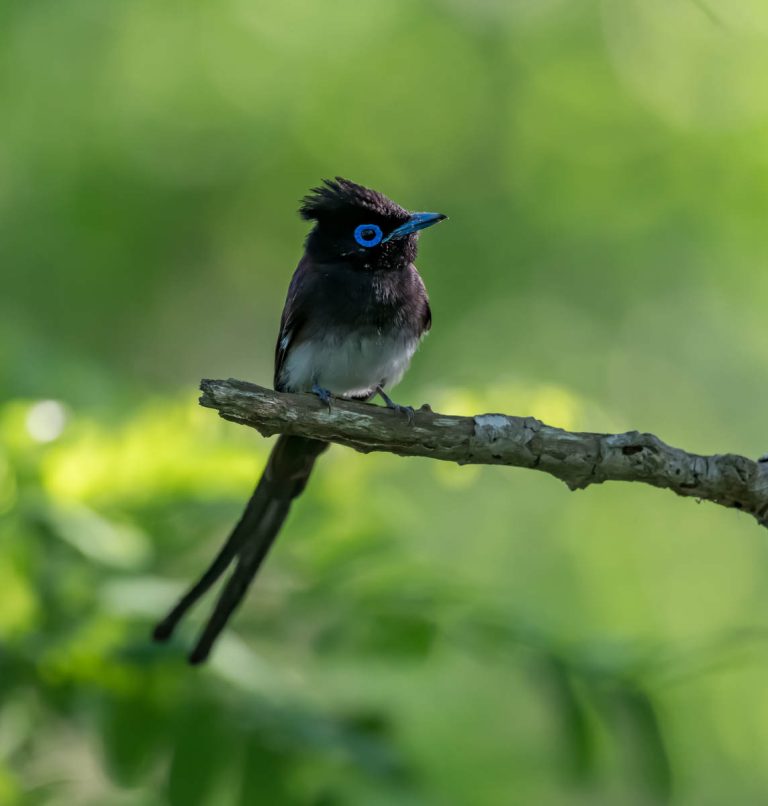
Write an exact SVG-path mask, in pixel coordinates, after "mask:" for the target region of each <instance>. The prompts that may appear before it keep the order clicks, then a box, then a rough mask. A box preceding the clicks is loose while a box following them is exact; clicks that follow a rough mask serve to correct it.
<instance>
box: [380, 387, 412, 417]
mask: <svg viewBox="0 0 768 806" xmlns="http://www.w3.org/2000/svg"><path fill="white" fill-rule="evenodd" d="M376 391H377V392H378V394H379V397H380V398H381V399H382V400H383V401H384V403H385V404H386V406H387V408H388V409H392V411H396V412H398V413H401V412H402V413H403V414H405V416H406V417H407V418H408V425H413V418H414V416H415V415H414V411H413V406H401V405H400V404H399V403H395V402H394V401H393V400H392V398H391V397H390V396H389V395H388V394H387V393H386V392H385V391H384V390H383V389H382V388H381V386H377V387H376Z"/></svg>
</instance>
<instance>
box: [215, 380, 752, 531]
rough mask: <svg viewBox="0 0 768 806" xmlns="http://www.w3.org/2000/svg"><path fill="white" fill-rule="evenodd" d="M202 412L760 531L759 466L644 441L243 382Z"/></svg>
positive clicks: (219, 388)
mask: <svg viewBox="0 0 768 806" xmlns="http://www.w3.org/2000/svg"><path fill="white" fill-rule="evenodd" d="M201 389H202V391H203V395H202V397H201V398H200V403H201V404H202V405H203V406H207V407H209V408H213V409H217V410H218V412H219V414H220V415H221V416H222V417H223V418H224V419H226V420H232V421H233V422H237V423H243V424H244V425H249V426H251V427H253V428H255V429H257V430H258V431H260V432H261V433H262V434H264V435H265V436H271V435H272V434H278V433H279V434H295V435H299V436H303V437H312V438H315V439H320V440H325V441H327V442H336V443H338V444H340V445H347V446H348V447H350V448H354V449H355V450H357V451H361V452H362V453H368V452H370V451H387V452H389V453H394V454H397V455H398V456H425V457H428V458H430V459H442V460H443V461H448V462H457V463H459V464H462V465H463V464H489V465H510V466H512V467H526V468H531V469H535V470H542V471H544V472H545V473H549V474H551V475H553V476H555V477H557V478H559V479H561V480H562V481H564V482H565V483H566V484H567V485H568V487H570V489H572V490H578V489H582V488H585V487H588V486H589V485H590V484H600V483H602V482H604V481H635V482H643V483H645V484H651V485H653V486H654V487H664V488H667V489H669V490H672V491H673V492H676V493H677V494H678V495H682V496H688V497H691V498H698V499H701V500H706V501H712V502H713V503H715V504H720V505H721V506H725V507H733V508H735V509H739V510H742V511H743V512H747V513H749V514H750V515H752V516H753V517H754V518H756V519H757V521H758V523H760V524H761V525H763V526H768V462H763V461H761V462H755V461H753V460H751V459H747V458H746V457H745V456H738V455H736V454H723V455H719V454H718V455H714V456H698V455H696V454H692V453H688V452H686V451H683V450H681V449H680V448H673V447H671V446H670V445H667V444H665V443H664V442H662V441H661V440H660V439H659V438H658V437H656V436H654V435H653V434H641V433H639V432H638V431H629V432H627V433H625V434H591V433H584V432H571V431H564V430H562V429H561V428H553V427H552V426H549V425H545V424H544V423H542V422H541V421H539V420H536V419H535V418H533V417H513V416H510V415H507V414H481V415H477V416H475V417H453V416H450V415H445V414H437V413H435V412H432V411H431V410H429V409H428V408H422V409H420V410H419V411H417V412H416V416H415V417H414V420H413V423H412V424H409V423H408V420H407V418H406V417H405V416H403V415H402V414H399V413H396V412H393V411H391V410H389V409H386V408H383V407H381V406H374V405H371V404H368V403H356V402H353V401H348V400H334V403H333V408H332V411H331V412H330V413H329V411H328V408H327V407H326V405H325V404H324V403H321V402H320V401H319V400H317V399H316V398H315V397H314V396H313V395H297V394H283V393H279V392H274V391H272V390H271V389H265V388H263V387H261V386H256V385H254V384H251V383H245V382H244V381H237V380H233V379H230V380H228V381H213V380H204V381H202V383H201Z"/></svg>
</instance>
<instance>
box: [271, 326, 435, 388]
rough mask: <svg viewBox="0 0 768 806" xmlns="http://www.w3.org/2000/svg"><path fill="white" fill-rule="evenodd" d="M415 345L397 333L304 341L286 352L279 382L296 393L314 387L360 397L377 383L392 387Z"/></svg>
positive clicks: (404, 368)
mask: <svg viewBox="0 0 768 806" xmlns="http://www.w3.org/2000/svg"><path fill="white" fill-rule="evenodd" d="M418 346H419V339H418V338H414V337H413V336H404V335H401V334H397V333H396V334H392V335H383V336H375V335H374V336H365V337H361V338H348V339H344V340H341V339H339V338H337V337H334V336H328V337H325V338H323V339H320V340H315V341H307V342H304V343H303V344H299V345H298V346H296V347H295V348H293V349H292V350H290V351H289V353H288V355H287V357H286V359H285V364H284V366H283V371H282V376H281V380H282V382H283V384H284V386H285V387H286V388H287V389H290V390H292V391H296V392H308V391H310V390H311V389H312V387H313V386H314V385H317V386H320V387H321V388H323V389H327V390H328V391H329V392H332V393H333V394H335V395H339V396H342V395H348V396H353V395H354V396H362V395H365V394H369V393H372V392H373V391H374V390H375V389H376V387H377V386H378V385H379V384H381V385H382V386H386V387H387V388H391V387H392V386H394V385H395V384H396V383H397V382H398V381H399V380H400V378H402V377H403V373H404V372H405V370H406V369H408V364H410V362H411V358H412V357H413V354H414V353H415V352H416V348H417V347H418Z"/></svg>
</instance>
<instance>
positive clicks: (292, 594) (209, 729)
mask: <svg viewBox="0 0 768 806" xmlns="http://www.w3.org/2000/svg"><path fill="white" fill-rule="evenodd" d="M767 73H768V7H766V5H765V3H764V2H762V0H740V2H739V3H734V2H732V1H731V0H675V1H674V2H673V1H672V0H578V2H577V0H509V1H508V2H502V0H476V1H475V2H471V3H470V2H468V1H462V0H381V1H379V0H369V2H364V3H363V2H359V0H357V1H353V0H328V2H322V3H315V2H311V1H310V0H282V1H281V2H280V3H277V2H274V3H266V2H258V0H217V1H216V2H214V1H213V0H199V1H198V2H194V3H190V2H180V0H176V2H174V1H173V0H169V2H157V0H132V2H126V1H125V0H123V1H122V2H120V0H115V1H114V2H104V1H103V0H56V1H55V2H54V1H53V0H28V1H27V2H19V1H17V0H9V1H7V2H5V3H3V4H2V5H0V119H1V120H2V123H1V124H0V272H1V273H2V274H1V279H2V282H1V284H0V288H1V289H2V293H1V294H0V642H1V645H0V653H1V654H0V803H2V804H41V806H42V805H43V804H45V805H46V806H49V805H50V804H54V805H56V806H59V805H61V806H69V804H85V805H86V806H89V805H90V804H93V805H94V806H97V805H98V806H102V805H106V806H111V805H112V804H115V805H116V806H129V805H130V806H134V804H136V805H138V804H141V806H144V804H146V805H147V806H161V805H163V806H164V805H165V804H171V805H172V806H176V805H177V804H178V805H179V806H182V805H183V806H197V805H198V804H199V805H200V806H210V805H211V804H240V803H242V804H256V803H258V804H316V805H317V806H320V805H321V804H322V806H330V805H331V804H334V805H335V804H366V805H367V804H372V805H375V804H404V806H409V805H412V806H417V805H418V806H423V805H426V804H429V805H432V804H440V805H441V806H442V804H462V805H463V804H472V806H474V805H475V804H477V805H478V806H486V805H487V806H496V805H497V804H504V805H506V804H616V803H622V804H624V803H626V804H655V803H666V802H670V801H671V802H674V803H677V804H691V805H693V804H695V805H696V806H706V805H707V804H712V805H713V806H715V805H719V804H722V803H726V802H728V803H739V804H753V803H754V804H760V803H765V800H766V791H767V789H768V688H767V687H766V684H765V681H766V679H767V675H768V643H767V641H766V639H767V638H768V563H767V562H766V561H767V560H768V544H767V542H766V535H765V533H764V532H763V531H761V530H760V529H758V528H757V527H756V526H755V525H754V523H753V522H752V521H751V520H749V519H747V518H745V517H740V516H739V515H738V513H735V512H731V511H725V510H722V511H721V510H720V509H718V508H715V507H712V506H709V505H702V506H699V507H697V506H696V505H695V504H694V503H693V502H692V501H683V500H678V499H676V498H675V497H674V496H672V495H670V494H666V493H663V492H660V491H655V490H651V489H649V488H644V487H640V486H637V487H636V486H631V485H627V486H623V487H622V486H610V485H609V486H606V487H604V488H597V489H591V490H589V491H588V492H586V493H576V494H572V493H569V492H567V490H566V489H565V488H564V487H563V486H562V485H561V484H559V483H558V482H556V481H555V480H553V479H551V478H548V477H545V476H539V475H538V474H534V473H530V472H519V471H513V470H505V469H498V468H483V469H478V468H458V467H453V466H448V465H446V466H443V465H438V464H437V463H434V462H429V461H420V460H409V461H405V460H401V459H396V458H394V457H391V456H373V455H372V456H367V457H363V456H358V455H354V454H352V453H350V452H348V451H344V450H342V449H337V448H334V449H333V450H331V451H330V452H329V454H328V455H326V456H325V457H323V461H322V462H321V464H320V466H319V469H318V471H317V473H316V476H315V477H314V478H313V480H312V483H311V485H310V489H309V491H308V493H307V494H306V496H305V498H304V499H302V501H301V504H300V506H297V507H296V509H295V511H294V512H293V513H292V515H291V518H290V520H289V522H288V524H287V528H286V529H285V532H284V534H283V535H282V537H281V540H280V541H279V543H278V545H277V547H276V549H275V551H274V552H273V554H272V555H271V557H270V560H269V562H268V564H267V566H266V568H265V570H264V572H263V574H262V575H261V577H260V578H259V580H258V583H257V585H255V587H254V589H253V590H252V592H251V595H250V597H249V599H248V602H247V604H246V605H245V606H244V607H243V608H242V610H241V611H240V612H239V614H238V616H237V619H236V621H235V622H234V624H233V626H232V627H231V628H230V629H229V630H228V632H227V634H226V636H225V637H224V639H223V640H222V641H221V644H220V645H219V647H218V649H217V651H216V653H215V655H214V657H213V659H212V661H211V663H210V664H209V665H208V666H207V667H205V668H203V669H201V670H192V669H190V668H188V667H186V666H185V665H184V663H183V650H184V647H185V646H189V643H190V641H191V639H192V637H193V635H194V633H195V629H196V627H197V626H198V625H199V620H200V619H201V618H202V617H203V616H204V610H205V608H201V610H200V611H199V612H198V613H196V619H197V620H195V619H192V623H190V624H188V625H186V627H185V629H184V630H182V631H181V635H180V638H179V643H177V644H175V645H172V646H170V647H165V648H158V647H155V646H152V645H151V644H150V643H149V641H148V634H149V629H150V626H151V624H152V622H153V621H154V620H156V619H157V617H158V616H159V615H160V614H162V613H163V612H164V610H165V609H166V608H167V607H168V606H169V604H170V603H171V602H172V601H173V600H174V599H175V597H176V596H177V595H178V593H179V592H180V591H181V590H182V589H183V587H184V585H185V584H186V583H187V582H188V581H190V580H191V579H192V578H193V577H194V576H195V575H196V574H197V573H198V572H199V571H200V570H201V569H202V567H203V565H204V564H205V563H206V561H207V558H208V557H209V556H210V555H211V554H212V552H213V551H214V550H215V548H216V546H217V544H218V543H219V542H220V541H221V540H222V538H223V536H224V535H225V533H226V531H227V529H228V527H229V526H230V525H231V523H232V522H233V520H234V519H235V518H236V517H237V515H238V511H239V509H240V507H241V505H242V503H243V502H244V500H245V499H246V497H247V495H248V493H249V491H250V489H251V488H252V485H253V484H254V481H255V479H256V478H257V476H258V475H259V472H260V470H261V467H262V465H263V462H264V460H265V457H266V454H267V451H268V448H269V445H268V443H266V442H265V441H263V440H262V439H260V438H259V436H258V435H257V434H255V433H250V432H247V431H246V429H244V428H239V427H237V426H234V425H231V424H226V423H223V422H220V421H218V420H217V418H216V417H215V416H214V414H212V413H211V412H206V411H202V410H200V409H198V408H197V406H196V402H195V397H196V392H195V389H196V385H197V382H198V379H199V378H200V377H202V376H207V377H227V376H236V377H241V378H246V379H252V380H254V381H257V382H260V383H268V382H269V380H270V378H271V360H272V349H273V343H274V337H275V333H276V329H277V324H278V320H279V313H280V309H281V306H282V302H283V298H284V294H285V289H286V286H287V283H288V279H289V276H290V273H291V271H292V269H293V267H294V265H295V263H296V261H297V258H298V256H299V254H300V252H301V242H302V238H303V236H304V233H305V231H306V227H305V225H304V224H303V223H302V222H301V221H299V219H298V218H297V216H296V215H295V214H294V211H295V208H296V207H297V202H298V199H299V197H300V196H301V195H302V194H303V193H304V192H305V191H306V189H307V188H308V187H310V186H311V185H314V184H316V183H317V182H318V180H319V179H320V178H321V177H324V176H333V175H335V174H341V175H344V176H348V177H350V178H353V179H355V180H357V181H360V182H363V183H365V184H370V185H372V186H374V187H377V188H381V189H382V190H383V191H385V192H386V193H388V194H390V195H392V196H393V197H394V198H396V199H397V200H399V201H400V202H402V203H403V204H404V205H406V206H408V207H411V208H415V209H438V210H442V211H444V212H446V213H448V214H449V215H450V216H451V220H450V221H449V222H448V223H446V224H444V225H442V226H441V227H440V228H438V229H436V230H434V231H431V232H430V233H429V234H428V235H425V237H424V238H423V240H422V248H421V254H420V264H419V265H420V268H421V271H422V273H423V275H424V277H425V279H426V281H427V285H428V287H429V289H430V293H431V296H432V302H433V310H434V330H433V333H432V335H431V336H430V337H429V339H428V340H427V342H426V343H425V344H424V346H423V348H422V350H421V352H420V353H419V355H418V356H417V358H416V360H415V362H414V366H413V368H412V371H411V373H410V375H409V376H408V378H407V380H406V381H405V382H404V383H403V385H402V386H401V387H400V389H399V391H398V399H400V400H403V401H410V402H413V403H415V404H420V403H421V402H422V401H424V400H428V401H429V402H430V403H431V404H432V405H433V407H434V408H436V409H442V410H447V411H452V412H467V413H476V412H478V411H506V412H511V413H516V414H521V415H527V414H532V415H535V416H537V417H539V418H542V419H544V420H546V421H548V422H551V423H552V424H555V425H560V426H564V427H568V428H578V429H594V430H614V429H617V430H621V429H627V428H637V429H641V430H651V431H654V432H655V433H657V434H659V435H660V436H662V438H664V439H666V440H668V441H670V442H673V443H676V444H680V445H683V446H684V447H686V448H688V449H690V450H694V451H699V452H725V451H736V452H743V453H745V454H747V455H750V456H756V455H758V454H759V453H762V452H763V451H764V450H767V449H768V429H767V428H766V416H765V415H766V411H768V386H767V385H766V383H765V367H766V362H768V339H766V301H767V299H768V298H767V292H768V273H767V272H766V270H765V254H766V248H767V247H768V230H767V229H766V221H767V220H768V160H767V159H766V153H767V152H766V148H767V147H768V126H767V123H768V91H767V90H766V83H765V76H766V74H767ZM41 401H56V403H47V404H43V405H41ZM62 416H64V418H65V419H64V421H62Z"/></svg>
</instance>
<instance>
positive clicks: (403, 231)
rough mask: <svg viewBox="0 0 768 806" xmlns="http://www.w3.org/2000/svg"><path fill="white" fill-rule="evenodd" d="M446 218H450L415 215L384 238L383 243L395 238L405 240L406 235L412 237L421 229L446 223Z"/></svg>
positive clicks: (437, 214)
mask: <svg viewBox="0 0 768 806" xmlns="http://www.w3.org/2000/svg"><path fill="white" fill-rule="evenodd" d="M446 218H448V216H447V215H443V214H442V213H413V214H412V215H411V217H410V218H409V219H408V220H407V221H406V222H405V224H401V225H400V226H399V227H398V228H397V229H393V230H392V232H390V233H389V235H387V237H386V238H384V240H383V241H382V243H386V242H387V241H391V240H392V239H393V238H404V237H405V236H406V235H411V234H412V233H414V232H418V231H419V230H420V229H426V228H427V227H431V226H432V225H433V224H437V223H439V222H440V221H445V219H446Z"/></svg>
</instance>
